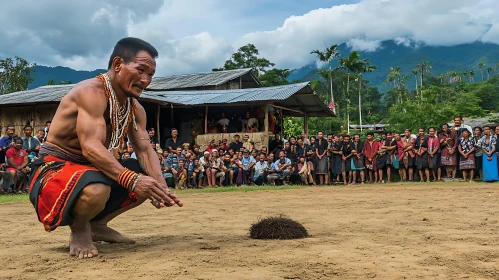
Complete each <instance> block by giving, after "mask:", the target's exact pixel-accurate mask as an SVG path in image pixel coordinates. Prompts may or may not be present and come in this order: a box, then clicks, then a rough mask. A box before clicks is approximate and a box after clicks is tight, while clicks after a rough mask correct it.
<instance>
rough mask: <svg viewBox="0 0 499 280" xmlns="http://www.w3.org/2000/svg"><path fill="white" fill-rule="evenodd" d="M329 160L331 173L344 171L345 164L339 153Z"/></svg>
mask: <svg viewBox="0 0 499 280" xmlns="http://www.w3.org/2000/svg"><path fill="white" fill-rule="evenodd" d="M331 158H332V160H331V163H332V164H331V165H332V166H333V168H332V171H333V175H340V174H341V172H343V171H345V166H344V164H343V159H342V158H341V155H333V156H332V157H331Z"/></svg>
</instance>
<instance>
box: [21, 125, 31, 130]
mask: <svg viewBox="0 0 499 280" xmlns="http://www.w3.org/2000/svg"><path fill="white" fill-rule="evenodd" d="M28 127H30V128H31V130H33V127H32V126H31V125H25V126H24V128H23V130H26V128H28Z"/></svg>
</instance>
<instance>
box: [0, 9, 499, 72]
mask: <svg viewBox="0 0 499 280" xmlns="http://www.w3.org/2000/svg"><path fill="white" fill-rule="evenodd" d="M116 3H118V2H116V1H114V0H89V1H83V2H82V1H80V2H78V1H63V0H44V1H38V0H23V1H6V3H4V4H5V5H2V9H0V25H1V26H2V27H3V28H2V29H0V38H2V44H0V57H5V56H14V55H20V56H22V57H25V58H27V59H28V60H29V61H35V62H37V63H38V64H44V65H63V66H68V67H72V68H75V69H86V70H90V69H95V68H104V67H105V66H106V65H107V60H108V56H109V54H110V52H111V50H112V47H113V45H114V43H115V42H116V41H117V40H118V39H120V38H122V37H125V36H135V37H139V38H143V39H145V40H147V41H149V42H151V43H152V44H153V45H154V46H155V47H156V48H157V49H158V51H159V55H160V57H159V59H158V63H157V65H158V71H157V73H158V75H168V74H180V73H189V72H200V71H210V70H211V69H212V68H214V67H220V66H222V65H223V63H224V61H225V60H226V59H228V58H229V57H230V55H231V53H232V52H233V51H234V50H236V49H237V48H239V47H240V46H242V45H244V44H247V43H253V44H255V45H256V47H257V48H258V49H259V50H260V54H261V55H262V56H264V57H266V58H267V59H269V60H270V61H272V62H274V63H276V64H277V67H280V68H296V67H300V66H303V65H304V64H307V63H309V62H310V61H312V60H313V59H314V56H313V55H311V54H310V51H311V50H314V49H323V48H324V45H325V44H326V45H330V44H342V43H347V44H348V45H349V46H350V47H351V48H354V49H357V50H362V51H375V50H376V49H378V48H379V47H380V45H381V42H382V41H383V40H392V39H394V40H395V42H396V43H397V44H400V45H404V46H413V47H417V46H418V45H420V44H422V43H425V44H429V45H443V46H450V45H455V44H462V43H470V42H474V41H477V40H481V41H483V42H491V43H496V44H499V22H498V19H499V5H498V4H497V3H498V0H417V1H415V0H361V1H360V2H359V3H357V4H348V5H337V6H333V7H330V8H321V9H315V10H311V11H309V12H308V13H305V14H303V15H294V16H289V17H288V18H287V19H285V20H284V21H283V22H282V25H281V26H280V27H278V28H275V29H274V27H270V30H267V31H258V30H261V29H262V28H261V26H262V25H261V24H259V23H260V22H261V21H259V20H258V16H264V17H269V16H271V14H272V12H273V11H274V10H277V9H279V5H274V6H271V5H269V4H265V5H266V7H267V8H268V10H266V11H265V13H264V14H263V13H262V14H261V15H260V14H259V15H255V16H253V15H252V14H255V13H256V12H253V11H252V10H251V9H252V8H253V9H254V10H257V9H256V8H255V7H254V6H257V5H264V4H262V3H266V2H265V1H263V0H262V1H256V2H251V3H250V2H248V1H242V0H238V1H236V0H234V1H230V2H228V1H225V0H147V1H146V0H142V1H122V2H119V5H117V4H116ZM144 3H147V5H144ZM258 3H259V4H258ZM296 5H298V4H296ZM299 5H307V3H306V2H304V4H299ZM47 11H50V13H51V14H56V15H57V16H48V14H49V13H48V12H47ZM249 11H251V12H249ZM277 12H278V11H275V13H277ZM21 14H22V15H23V16H22V17H20V16H18V15H21ZM250 14H251V15H250ZM262 22H263V21H262ZM263 25H265V26H268V24H263ZM274 26H275V25H274ZM255 29H256V30H255ZM247 30H255V32H250V33H247Z"/></svg>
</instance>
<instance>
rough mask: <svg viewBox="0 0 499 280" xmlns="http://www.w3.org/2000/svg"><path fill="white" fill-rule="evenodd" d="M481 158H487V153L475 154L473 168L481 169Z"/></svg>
mask: <svg viewBox="0 0 499 280" xmlns="http://www.w3.org/2000/svg"><path fill="white" fill-rule="evenodd" d="M482 158H485V160H487V155H485V156H475V169H477V170H481V169H482Z"/></svg>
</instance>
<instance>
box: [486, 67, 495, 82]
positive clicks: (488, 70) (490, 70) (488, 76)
mask: <svg viewBox="0 0 499 280" xmlns="http://www.w3.org/2000/svg"><path fill="white" fill-rule="evenodd" d="M485 71H487V80H488V79H490V72H494V68H492V67H489V68H487V69H485Z"/></svg>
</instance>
